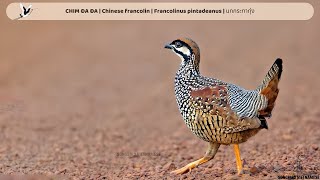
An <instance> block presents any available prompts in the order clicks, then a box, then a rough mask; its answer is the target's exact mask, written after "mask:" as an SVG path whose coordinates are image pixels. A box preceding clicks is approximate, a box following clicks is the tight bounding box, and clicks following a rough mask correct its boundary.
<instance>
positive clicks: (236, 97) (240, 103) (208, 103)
mask: <svg viewBox="0 0 320 180" xmlns="http://www.w3.org/2000/svg"><path fill="white" fill-rule="evenodd" d="M165 48H167V49H169V50H171V51H173V52H174V53H175V54H176V55H178V56H179V57H180V59H181V63H180V65H179V68H178V70H177V72H176V75H175V80H174V91H175V96H176V101H177V105H178V108H179V111H180V114H181V115H182V118H183V120H184V122H185V124H186V125H187V127H188V128H189V129H190V130H191V131H192V133H193V134H194V135H196V136H197V137H199V138H200V139H202V140H204V141H206V142H208V149H207V150H206V152H205V155H204V156H203V157H202V158H200V159H198V160H196V161H194V162H191V163H189V164H187V165H186V166H184V167H182V168H180V169H177V170H174V171H172V173H174V174H183V173H186V172H189V171H191V170H192V169H193V168H196V167H198V166H199V165H201V164H204V163H206V162H208V161H210V160H211V159H213V158H214V156H215V155H216V153H217V151H218V149H219V147H220V145H233V147H234V154H235V158H236V165H237V172H238V174H239V175H241V174H243V166H242V161H241V156H240V148H239V144H240V143H243V142H246V141H247V140H248V139H249V138H250V137H252V136H254V135H256V134H257V133H258V132H259V131H260V130H261V129H268V124H267V121H266V119H268V118H270V117H271V115H272V111H273V109H274V107H275V101H276V99H277V97H278V93H279V88H278V84H279V81H280V78H281V74H282V69H283V67H282V59H280V58H277V59H276V60H275V62H274V63H273V65H272V66H271V68H270V70H269V71H268V72H267V74H266V76H265V77H264V79H263V81H262V83H261V84H260V85H259V86H258V87H257V88H256V89H254V90H247V89H244V88H242V87H240V86H238V85H235V84H232V83H228V82H224V81H222V80H219V79H216V78H210V77H205V76H203V75H202V74H201V73H200V69H199V65H200V48H199V46H198V45H197V44H196V42H195V41H193V40H192V39H190V38H178V39H176V40H174V41H172V42H171V43H169V44H166V45H165Z"/></svg>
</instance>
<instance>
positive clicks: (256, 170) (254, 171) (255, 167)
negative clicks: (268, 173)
mask: <svg viewBox="0 0 320 180" xmlns="http://www.w3.org/2000/svg"><path fill="white" fill-rule="evenodd" d="M249 171H250V173H251V174H256V173H258V172H259V171H260V170H259V169H258V168H257V166H252V167H251V168H250V170H249Z"/></svg>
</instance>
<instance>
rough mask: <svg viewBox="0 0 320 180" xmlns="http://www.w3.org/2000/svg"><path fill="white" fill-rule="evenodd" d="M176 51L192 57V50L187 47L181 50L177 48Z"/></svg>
mask: <svg viewBox="0 0 320 180" xmlns="http://www.w3.org/2000/svg"><path fill="white" fill-rule="evenodd" d="M176 49H177V50H178V51H180V52H182V53H183V54H185V55H187V56H190V54H191V53H190V50H189V49H188V48H187V47H181V48H176Z"/></svg>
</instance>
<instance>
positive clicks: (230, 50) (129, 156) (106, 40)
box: [0, 0, 320, 179]
mask: <svg viewBox="0 0 320 180" xmlns="http://www.w3.org/2000/svg"><path fill="white" fill-rule="evenodd" d="M11 2H13V1H6V0H5V1H1V2H0V8H1V11H0V12H1V14H0V27H1V33H0V39H1V44H0V62H1V64H0V87H1V88H0V108H1V109H0V138H1V141H0V161H1V164H0V173H4V174H12V173H13V174H16V173H25V174H45V175H62V177H74V178H76V179H78V178H86V179H88V178H94V179H97V178H103V177H105V178H108V179H117V178H128V179H131V178H135V177H136V178H159V177H163V176H165V177H168V178H170V179H171V178H175V177H174V176H171V175H169V172H170V171H171V170H173V169H174V168H177V167H180V166H183V165H185V164H186V163H189V162H191V161H192V160H195V159H197V158H200V157H201V156H202V155H203V153H204V151H205V148H206V143H205V142H202V141H201V140H199V139H197V138H196V137H195V136H194V135H192V134H191V132H190V131H189V130H188V129H187V127H186V126H185V124H184V122H183V120H182V118H181V117H180V114H179V112H178V109H177V106H176V102H175V96H174V89H173V80H174V75H175V71H176V70H177V68H178V65H179V63H180V59H179V58H178V57H177V56H176V55H174V54H173V53H172V52H170V51H168V50H165V49H164V48H163V46H164V44H165V43H168V42H170V41H172V40H174V39H176V38H178V37H190V38H192V39H194V40H195V41H196V42H198V44H199V46H200V48H201V65H200V68H201V71H202V73H203V74H204V75H206V76H211V77H216V78H219V79H222V80H224V81H227V82H232V83H235V84H238V85H241V86H243V87H245V88H248V89H253V88H255V87H256V86H257V85H259V83H260V82H261V81H262V79H263V77H264V75H265V74H266V72H267V70H268V69H269V67H270V66H271V64H272V63H273V61H274V60H275V59H276V58H277V57H281V58H282V59H283V60H284V73H283V76H282V80H281V83H280V95H279V97H278V101H277V106H276V108H275V110H274V115H273V117H272V118H271V119H270V120H269V121H268V123H269V130H262V131H261V132H260V133H259V134H258V135H256V136H255V137H253V138H251V139H250V140H249V141H248V142H247V143H244V144H242V145H241V152H242V158H243V159H244V160H245V168H246V169H248V172H247V173H246V174H245V175H244V176H245V177H246V178H249V177H251V178H253V179H255V178H260V179H261V178H266V179H271V178H272V179H273V178H275V177H276V176H277V175H291V174H297V173H298V174H299V173H300V174H301V173H305V174H320V167H319V160H320V155H319V154H320V153H319V151H320V150H319V146H320V131H319V127H320V122H319V118H320V109H319V105H320V102H319V101H320V98H319V97H320V95H319V88H320V82H319V79H318V78H319V75H320V74H319V67H320V61H319V56H320V51H319V45H320V43H319V42H320V33H319V32H320V31H319V29H320V15H319V8H320V4H319V2H318V1H316V0H314V1H306V2H309V3H311V4H312V5H313V6H314V9H315V14H314V16H313V18H312V19H311V20H308V21H19V22H18V21H11V20H9V19H8V18H7V16H6V14H5V8H6V6H7V5H8V4H9V3H11ZM77 2H79V1H77ZM237 2H240V1H237ZM273 2H276V1H273ZM299 166H301V167H302V169H300V168H299ZM235 173H236V165H235V159H234V155H233V151H232V147H229V146H223V147H222V148H220V150H219V153H218V154H217V156H216V157H215V159H214V160H212V161H211V162H209V163H207V164H206V165H203V166H200V167H199V168H197V169H195V170H193V171H192V172H191V173H189V174H186V175H183V176H181V177H182V178H196V179H201V178H204V177H207V178H212V177H217V178H236V177H237V176H236V175H235Z"/></svg>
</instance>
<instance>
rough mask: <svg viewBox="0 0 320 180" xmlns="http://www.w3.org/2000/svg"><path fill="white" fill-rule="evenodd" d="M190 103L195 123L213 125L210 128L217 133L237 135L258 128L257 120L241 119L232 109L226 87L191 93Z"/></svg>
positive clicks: (214, 87)
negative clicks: (202, 122)
mask: <svg viewBox="0 0 320 180" xmlns="http://www.w3.org/2000/svg"><path fill="white" fill-rule="evenodd" d="M190 103H191V105H192V107H193V109H194V112H193V114H194V120H195V123H199V122H200V123H201V121H204V122H205V123H208V124H210V125H211V124H212V126H209V127H210V129H211V131H213V132H215V133H235V132H240V131H244V130H247V129H250V128H253V127H254V128H256V126H257V124H256V123H257V122H256V120H255V119H240V118H239V116H238V115H237V114H236V113H235V112H234V111H233V110H232V109H231V107H230V104H229V97H228V89H227V87H226V86H224V85H218V86H213V87H205V88H203V89H196V90H193V91H191V100H190ZM206 130H208V129H206Z"/></svg>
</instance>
